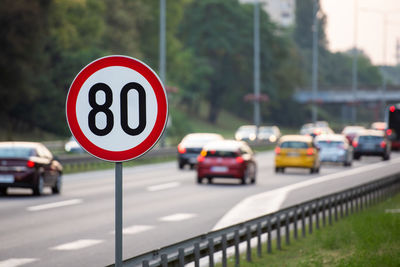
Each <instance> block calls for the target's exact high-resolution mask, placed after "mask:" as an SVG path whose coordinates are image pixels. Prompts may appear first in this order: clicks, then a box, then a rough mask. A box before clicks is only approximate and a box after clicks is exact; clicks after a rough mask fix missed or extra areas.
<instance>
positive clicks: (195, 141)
mask: <svg viewBox="0 0 400 267" xmlns="http://www.w3.org/2000/svg"><path fill="white" fill-rule="evenodd" d="M219 139H220V138H219V137H218V136H213V135H207V136H188V137H187V138H185V139H184V140H183V143H185V144H192V145H204V144H206V143H208V142H210V141H214V140H219Z"/></svg>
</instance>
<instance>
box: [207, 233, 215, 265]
mask: <svg viewBox="0 0 400 267" xmlns="http://www.w3.org/2000/svg"><path fill="white" fill-rule="evenodd" d="M208 259H209V266H210V267H214V239H213V238H209V239H208Z"/></svg>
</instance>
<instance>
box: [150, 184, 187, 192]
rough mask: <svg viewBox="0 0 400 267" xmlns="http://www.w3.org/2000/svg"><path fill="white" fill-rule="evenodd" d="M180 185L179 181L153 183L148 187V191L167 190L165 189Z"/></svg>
mask: <svg viewBox="0 0 400 267" xmlns="http://www.w3.org/2000/svg"><path fill="white" fill-rule="evenodd" d="M180 185H181V183H179V182H172V183H167V184H159V185H153V186H149V187H147V191H150V192H154V191H160V190H165V189H170V188H174V187H178V186H180Z"/></svg>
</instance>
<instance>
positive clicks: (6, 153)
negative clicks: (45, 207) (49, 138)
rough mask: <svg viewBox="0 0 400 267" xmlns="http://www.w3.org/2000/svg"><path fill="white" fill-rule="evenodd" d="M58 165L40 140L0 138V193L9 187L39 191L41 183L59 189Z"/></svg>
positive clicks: (59, 165) (59, 172)
mask: <svg viewBox="0 0 400 267" xmlns="http://www.w3.org/2000/svg"><path fill="white" fill-rule="evenodd" d="M62 170H63V168H62V166H61V164H60V162H58V161H57V160H55V159H54V157H53V155H52V154H51V152H50V151H49V150H48V149H47V148H46V147H45V146H44V145H43V144H41V143H34V142H0V193H1V194H4V195H5V194H7V189H8V188H10V187H21V188H31V189H32V190H33V193H34V194H35V195H41V194H42V193H43V188H44V187H45V186H49V187H51V190H52V193H53V194H58V193H60V191H61V185H62V181H61V177H62V176H61V175H62Z"/></svg>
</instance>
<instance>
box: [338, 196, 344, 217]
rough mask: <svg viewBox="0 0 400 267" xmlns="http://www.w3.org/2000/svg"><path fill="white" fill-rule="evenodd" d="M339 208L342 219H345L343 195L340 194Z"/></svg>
mask: <svg viewBox="0 0 400 267" xmlns="http://www.w3.org/2000/svg"><path fill="white" fill-rule="evenodd" d="M339 207H340V219H343V217H344V212H343V194H339Z"/></svg>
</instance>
